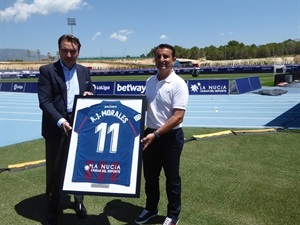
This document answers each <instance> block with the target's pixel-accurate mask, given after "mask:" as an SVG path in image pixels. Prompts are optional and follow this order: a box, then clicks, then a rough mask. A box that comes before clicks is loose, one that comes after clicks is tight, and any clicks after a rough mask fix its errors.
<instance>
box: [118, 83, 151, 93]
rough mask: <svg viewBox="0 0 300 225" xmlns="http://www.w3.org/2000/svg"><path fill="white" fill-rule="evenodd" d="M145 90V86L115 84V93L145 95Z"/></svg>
mask: <svg viewBox="0 0 300 225" xmlns="http://www.w3.org/2000/svg"><path fill="white" fill-rule="evenodd" d="M145 90H146V86H144V85H133V84H126V85H121V84H117V92H139V93H142V94H143V93H145Z"/></svg>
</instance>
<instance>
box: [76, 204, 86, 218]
mask: <svg viewBox="0 0 300 225" xmlns="http://www.w3.org/2000/svg"><path fill="white" fill-rule="evenodd" d="M75 212H76V215H77V216H78V217H79V218H84V217H86V215H87V211H86V208H85V206H84V204H83V202H75Z"/></svg>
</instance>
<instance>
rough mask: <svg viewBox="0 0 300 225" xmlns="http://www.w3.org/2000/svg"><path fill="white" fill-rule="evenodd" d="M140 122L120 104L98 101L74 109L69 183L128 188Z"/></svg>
mask: <svg viewBox="0 0 300 225" xmlns="http://www.w3.org/2000/svg"><path fill="white" fill-rule="evenodd" d="M140 119H141V114H140V113H138V112H136V111H135V110H133V109H132V108H130V107H128V106H125V105H123V104H122V103H121V102H120V101H102V102H101V103H100V104H95V105H92V106H90V107H87V108H83V109H81V110H78V112H77V116H76V121H75V127H74V132H76V133H78V144H77V150H76V155H75V164H74V170H73V171H74V172H73V178H72V181H73V182H91V183H101V184H118V185H124V186H129V185H130V176H131V164H132V155H133V146H134V142H135V140H136V138H138V137H139V135H140V122H139V121H140Z"/></svg>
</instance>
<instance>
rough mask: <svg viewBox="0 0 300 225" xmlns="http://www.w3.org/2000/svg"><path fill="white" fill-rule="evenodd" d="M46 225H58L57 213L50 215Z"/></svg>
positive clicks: (50, 213)
mask: <svg viewBox="0 0 300 225" xmlns="http://www.w3.org/2000/svg"><path fill="white" fill-rule="evenodd" d="M46 225H57V213H53V212H49V213H48V218H47V222H46Z"/></svg>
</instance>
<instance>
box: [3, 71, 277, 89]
mask: <svg viewBox="0 0 300 225" xmlns="http://www.w3.org/2000/svg"><path fill="white" fill-rule="evenodd" d="M179 75H180V74H179ZM180 76H181V77H182V78H183V79H185V80H195V79H229V81H230V82H231V81H233V80H234V79H236V78H242V77H248V76H258V77H259V79H260V82H261V86H273V85H274V74H273V73H259V74H245V73H243V74H199V76H198V77H192V75H190V74H181V75H180ZM148 77H149V75H132V76H127V75H126V76H125V75H122V76H92V81H93V82H98V81H127V80H130V81H131V80H146V79H147V78H148ZM17 81H20V82H37V78H26V79H20V80H17ZM1 82H16V80H15V79H5V80H1Z"/></svg>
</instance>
